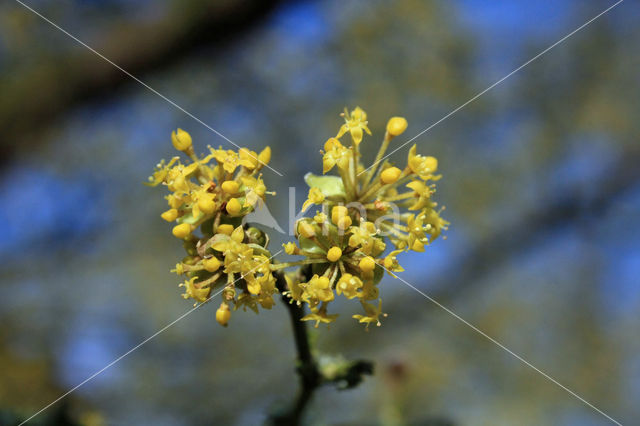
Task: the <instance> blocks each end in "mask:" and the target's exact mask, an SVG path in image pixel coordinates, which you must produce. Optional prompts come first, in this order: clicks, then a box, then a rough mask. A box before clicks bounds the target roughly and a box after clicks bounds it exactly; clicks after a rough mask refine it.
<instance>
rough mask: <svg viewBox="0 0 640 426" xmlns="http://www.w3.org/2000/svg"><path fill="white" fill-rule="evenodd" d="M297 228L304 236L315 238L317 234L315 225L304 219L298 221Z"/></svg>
mask: <svg viewBox="0 0 640 426" xmlns="http://www.w3.org/2000/svg"><path fill="white" fill-rule="evenodd" d="M297 230H298V234H299V235H302V236H303V237H304V238H313V237H315V236H316V231H315V229H314V227H313V225H311V224H310V223H309V222H306V221H304V220H301V221H300V222H298V226H297Z"/></svg>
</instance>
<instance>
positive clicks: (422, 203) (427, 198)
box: [407, 180, 433, 210]
mask: <svg viewBox="0 0 640 426" xmlns="http://www.w3.org/2000/svg"><path fill="white" fill-rule="evenodd" d="M407 187H408V188H411V189H413V191H414V193H415V194H414V195H415V197H416V200H415V202H414V203H413V204H412V205H411V206H410V207H409V210H421V209H423V208H424V207H431V204H432V203H431V194H432V192H433V190H432V189H431V188H430V187H429V185H427V184H425V183H424V182H421V181H419V180H414V181H411V182H409V183H408V184H407Z"/></svg>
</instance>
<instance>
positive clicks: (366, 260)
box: [358, 256, 376, 272]
mask: <svg viewBox="0 0 640 426" xmlns="http://www.w3.org/2000/svg"><path fill="white" fill-rule="evenodd" d="M358 266H359V267H360V269H361V270H362V271H363V272H371V271H373V270H374V269H375V267H376V261H375V260H373V257H371V256H366V257H363V258H362V259H361V260H360V263H358Z"/></svg>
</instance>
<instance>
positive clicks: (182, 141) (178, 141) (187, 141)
mask: <svg viewBox="0 0 640 426" xmlns="http://www.w3.org/2000/svg"><path fill="white" fill-rule="evenodd" d="M171 142H172V143H173V147H174V148H175V149H177V150H178V151H186V150H187V149H189V148H191V135H190V134H189V133H187V132H185V131H184V130H182V129H178V131H177V132H171Z"/></svg>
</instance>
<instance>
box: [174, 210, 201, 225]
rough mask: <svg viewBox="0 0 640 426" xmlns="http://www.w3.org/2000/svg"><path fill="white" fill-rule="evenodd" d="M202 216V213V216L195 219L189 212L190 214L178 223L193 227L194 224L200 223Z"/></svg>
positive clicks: (181, 218)
mask: <svg viewBox="0 0 640 426" xmlns="http://www.w3.org/2000/svg"><path fill="white" fill-rule="evenodd" d="M201 216H202V213H200V216H198V217H193V214H192V213H191V212H189V213H188V214H185V215H184V216H180V217H179V218H178V220H177V222H178V223H188V224H189V225H193V224H194V223H196V222H197V221H198V219H200V217H201Z"/></svg>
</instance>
